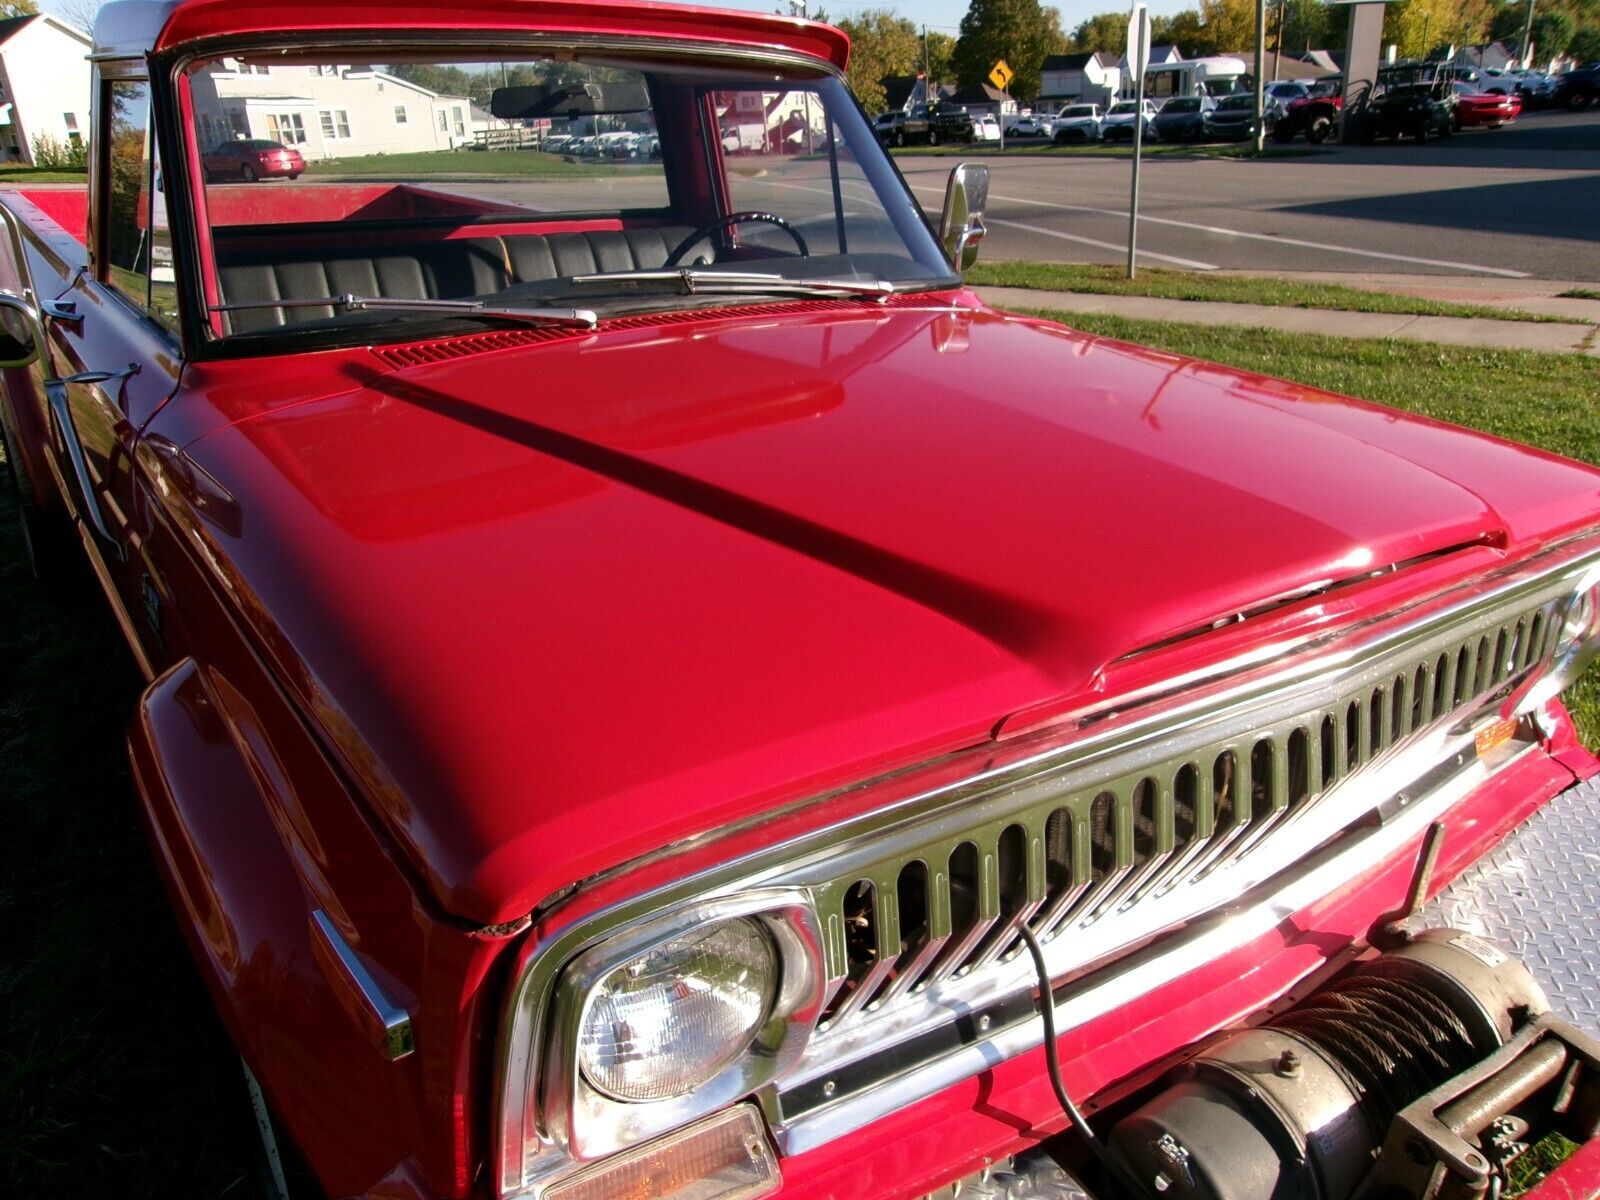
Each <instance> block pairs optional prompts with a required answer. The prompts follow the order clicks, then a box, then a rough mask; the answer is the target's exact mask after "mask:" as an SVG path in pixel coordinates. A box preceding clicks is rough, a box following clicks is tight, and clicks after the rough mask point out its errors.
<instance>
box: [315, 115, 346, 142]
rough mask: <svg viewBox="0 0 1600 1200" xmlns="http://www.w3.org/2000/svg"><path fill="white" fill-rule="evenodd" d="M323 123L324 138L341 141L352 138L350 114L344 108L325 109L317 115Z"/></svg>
mask: <svg viewBox="0 0 1600 1200" xmlns="http://www.w3.org/2000/svg"><path fill="white" fill-rule="evenodd" d="M317 115H318V117H319V118H320V119H321V121H322V136H323V137H324V138H328V139H330V140H332V139H339V138H347V137H349V136H350V114H349V113H348V112H346V111H345V110H344V109H342V108H335V109H331V110H330V109H326V108H325V109H323V110H322V111H321V112H320V113H318V114H317Z"/></svg>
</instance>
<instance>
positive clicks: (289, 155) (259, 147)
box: [200, 138, 306, 183]
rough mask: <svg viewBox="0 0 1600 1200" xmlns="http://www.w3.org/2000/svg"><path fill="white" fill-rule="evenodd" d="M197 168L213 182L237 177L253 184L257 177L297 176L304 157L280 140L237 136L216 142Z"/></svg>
mask: <svg viewBox="0 0 1600 1200" xmlns="http://www.w3.org/2000/svg"><path fill="white" fill-rule="evenodd" d="M200 166H201V170H202V171H204V172H205V177H206V178H207V179H208V180H211V181H213V182H217V181H221V180H224V179H238V180H241V181H243V182H244V183H255V182H256V181H257V180H261V179H299V178H300V176H301V175H302V174H304V173H305V169H306V160H305V158H304V157H303V156H302V155H301V153H300V151H298V150H296V149H294V148H293V147H291V146H285V145H284V144H283V143H282V142H271V141H267V140H266V139H265V138H239V139H237V140H235V141H231V142H218V143H217V144H216V145H215V146H213V147H211V149H210V150H208V151H206V152H205V154H204V155H202V156H201V159H200Z"/></svg>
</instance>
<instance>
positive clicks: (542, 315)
mask: <svg viewBox="0 0 1600 1200" xmlns="http://www.w3.org/2000/svg"><path fill="white" fill-rule="evenodd" d="M263 308H337V309H342V310H343V311H344V312H362V311H364V310H371V311H382V312H416V313H426V314H428V315H430V316H432V315H440V316H450V317H479V318H483V317H487V318H491V319H498V320H503V321H520V322H522V323H523V324H524V325H538V326H547V327H548V326H559V327H570V328H574V329H594V328H596V327H597V326H598V325H599V324H600V319H599V318H598V317H597V316H595V314H594V313H593V312H592V311H591V310H589V309H587V308H519V307H517V306H515V305H503V304H489V303H485V302H484V301H482V300H427V299H406V298H401V297H388V296H351V295H344V296H317V297H312V298H310V299H306V300H252V301H249V302H247V303H243V304H213V305H212V306H211V311H212V312H248V311H250V310H252V309H263Z"/></svg>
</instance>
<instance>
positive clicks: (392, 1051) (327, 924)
mask: <svg viewBox="0 0 1600 1200" xmlns="http://www.w3.org/2000/svg"><path fill="white" fill-rule="evenodd" d="M311 932H312V943H313V948H315V949H321V950H323V951H324V952H325V953H323V954H318V955H317V959H318V961H319V962H320V963H321V964H322V967H323V970H324V971H325V972H326V973H328V974H329V976H330V982H332V983H333V984H334V985H335V987H336V988H337V989H338V991H339V993H340V999H341V1000H344V1001H346V1003H345V1008H346V1009H347V1010H348V1011H350V1014H351V1016H352V1017H354V1018H355V1019H356V1020H357V1021H359V1022H360V1023H361V1024H362V1025H363V1026H364V1027H365V1030H366V1033H367V1036H368V1037H369V1038H370V1039H371V1041H372V1042H373V1044H374V1045H375V1046H376V1047H377V1048H378V1050H379V1052H380V1053H382V1054H383V1056H384V1057H385V1058H387V1059H388V1060H389V1061H390V1062H398V1061H399V1060H400V1059H402V1058H404V1057H406V1055H408V1054H410V1053H411V1052H412V1051H414V1050H415V1049H416V1043H415V1042H414V1040H413V1039H412V1034H411V1014H410V1013H408V1012H407V1011H406V1010H405V1009H403V1008H401V1007H400V1005H398V1004H396V1003H395V1002H394V1001H393V1000H391V999H390V998H389V994H388V993H387V992H385V991H384V990H383V987H382V985H381V984H379V983H378V981H377V980H376V979H375V978H374V977H373V975H372V972H371V971H369V970H368V969H367V965H366V964H365V963H364V962H362V961H361V957H360V955H358V954H357V953H356V952H355V951H354V950H353V949H351V947H350V943H349V942H347V941H345V938H344V935H343V934H342V933H340V932H339V927H338V926H337V925H335V924H334V923H333V921H332V919H330V918H329V916H328V914H327V913H326V912H324V911H323V910H322V909H320V908H319V909H317V910H316V911H315V912H313V913H312V914H311ZM330 958H331V961H330Z"/></svg>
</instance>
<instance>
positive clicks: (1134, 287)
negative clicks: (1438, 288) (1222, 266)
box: [966, 262, 1562, 321]
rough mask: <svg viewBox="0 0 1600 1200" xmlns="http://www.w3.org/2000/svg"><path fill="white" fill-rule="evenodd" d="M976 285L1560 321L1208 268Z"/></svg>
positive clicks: (994, 267) (1056, 267) (1011, 274)
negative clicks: (1222, 272) (1219, 272)
mask: <svg viewBox="0 0 1600 1200" xmlns="http://www.w3.org/2000/svg"><path fill="white" fill-rule="evenodd" d="M966 280H967V282H968V283H970V284H974V285H976V286H978V287H984V286H988V287H1015V288H1036V289H1043V290H1047V291H1055V292H1091V293H1094V294H1096V295H1108V296H1156V297H1160V298H1161V299H1165V300H1221V301H1224V302H1226V303H1231V304H1270V305H1273V306H1276V307H1283V308H1330V309H1336V310H1338V311H1340V312H1366V313H1416V314H1419V315H1422V316H1436V317H1490V318H1493V319H1495V320H1501V321H1559V320H1562V318H1560V317H1548V316H1541V315H1538V314H1535V313H1526V312H1519V311H1517V310H1515V309H1506V308H1490V307H1488V306H1486V305H1479V304H1451V303H1448V302H1447V301H1443V300H1426V299H1422V298H1420V297H1417V296H1400V295H1395V294H1393V293H1390V292H1369V291H1365V290H1363V289H1361V288H1353V287H1345V286H1344V285H1342V284H1336V283H1301V282H1299V281H1297V280H1293V279H1267V278H1259V277H1258V278H1246V277H1245V276H1242V275H1223V274H1216V273H1213V272H1209V271H1169V270H1165V269H1162V268H1158V267H1141V268H1139V273H1138V275H1137V276H1135V277H1134V278H1133V279H1129V278H1128V277H1127V272H1126V271H1125V270H1124V269H1123V268H1122V267H1108V266H1092V265H1088V264H1083V263H1033V262H993V263H986V262H980V263H978V264H976V265H975V266H973V267H971V268H970V269H969V270H968V271H967V272H966Z"/></svg>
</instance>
